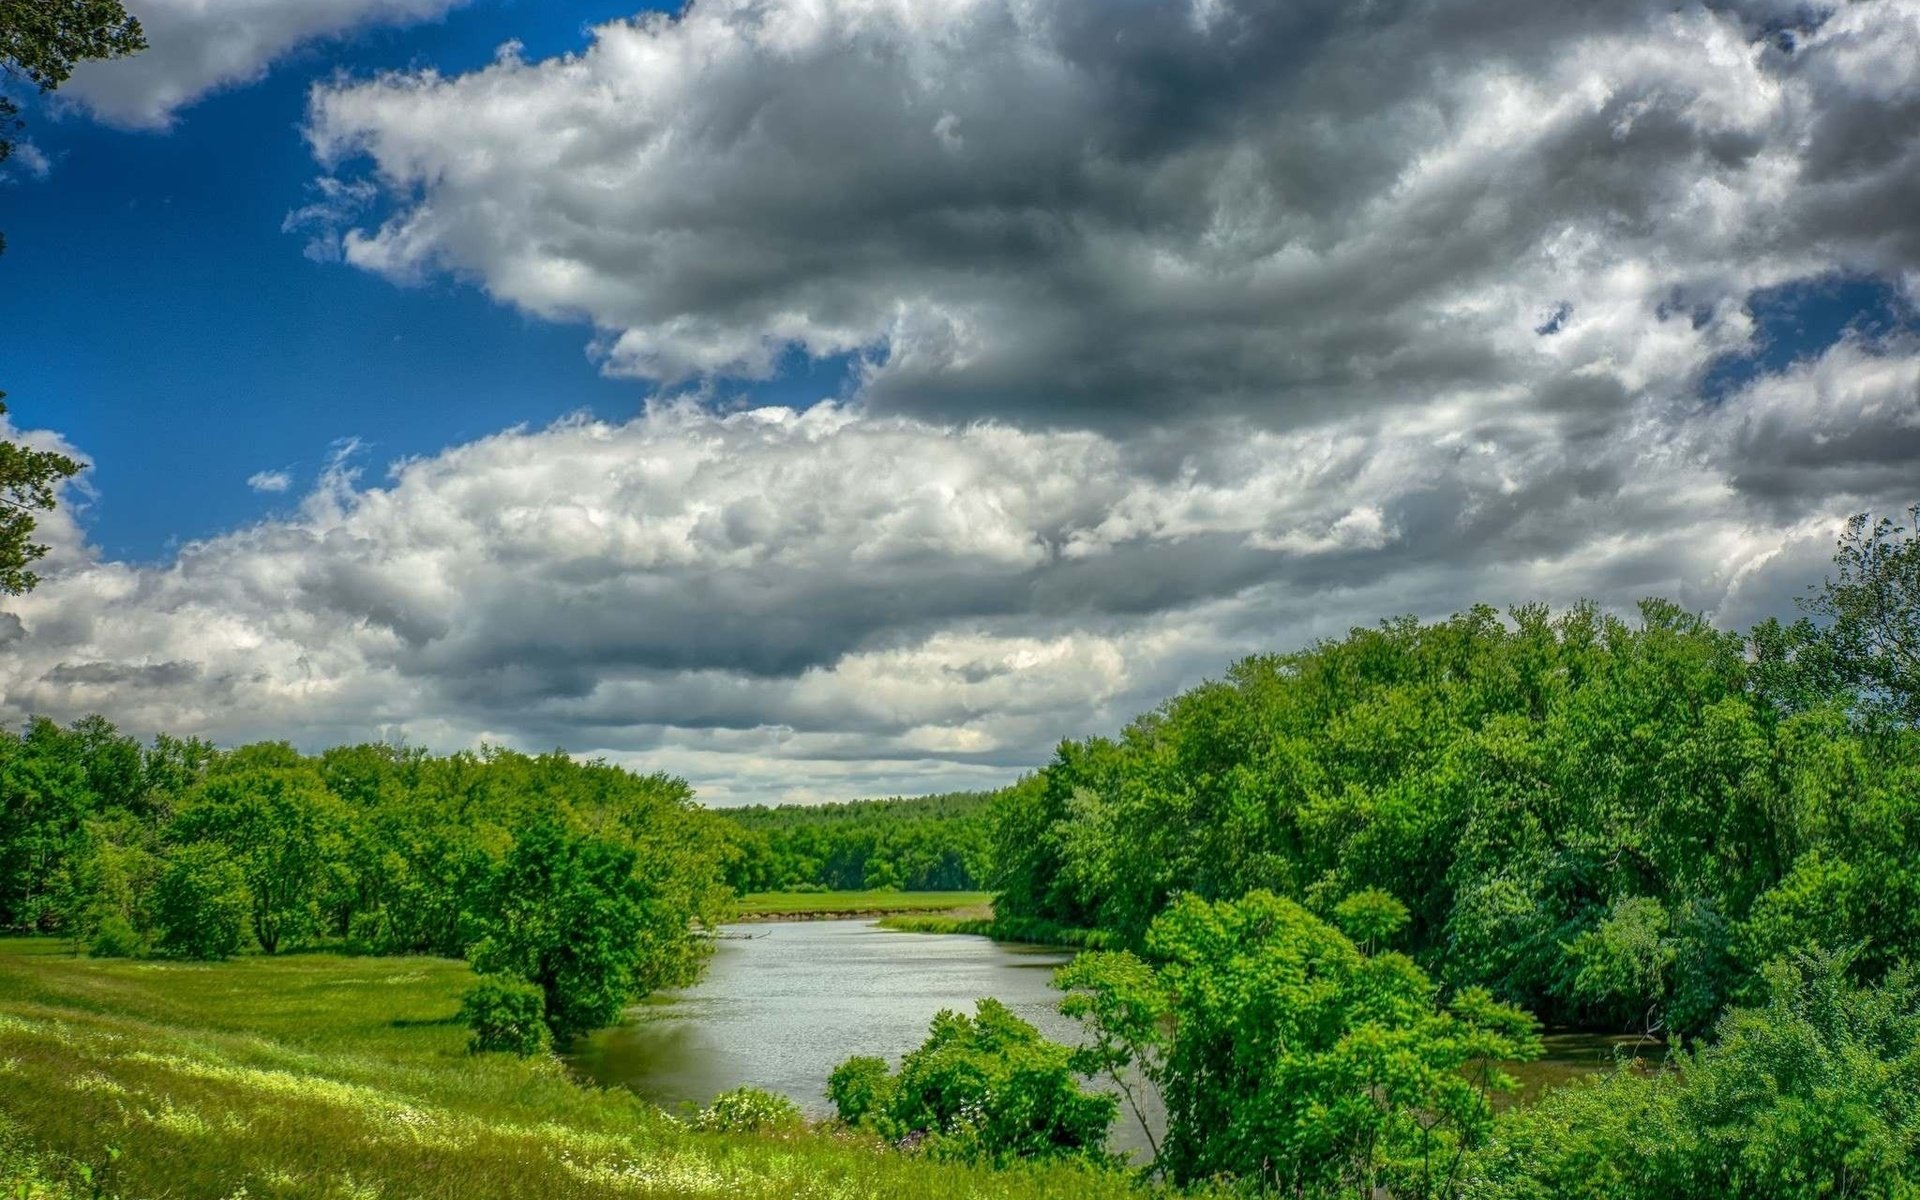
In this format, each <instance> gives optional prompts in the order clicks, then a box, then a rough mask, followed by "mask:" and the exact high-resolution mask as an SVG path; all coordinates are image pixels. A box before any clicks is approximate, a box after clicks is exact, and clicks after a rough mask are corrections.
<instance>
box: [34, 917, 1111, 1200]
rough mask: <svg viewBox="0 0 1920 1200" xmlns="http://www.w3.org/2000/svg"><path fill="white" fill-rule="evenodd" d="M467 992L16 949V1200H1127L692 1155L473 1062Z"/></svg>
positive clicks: (330, 968) (1082, 1179) (516, 1074)
mask: <svg viewBox="0 0 1920 1200" xmlns="http://www.w3.org/2000/svg"><path fill="white" fill-rule="evenodd" d="M469 978H470V974H469V972H468V969H467V967H466V965H465V964H464V963H459V962H451V961H445V960H437V959H421V958H404V959H399V958H347V957H340V956H336V955H329V954H314V955H299V956H289V957H281V958H272V959H267V958H248V959H241V960H236V961H234V962H230V963H224V964H220V965H217V966H208V965H192V964H176V963H153V962H128V961H101V960H90V959H84V958H74V957H72V956H71V955H70V954H67V953H65V952H64V950H63V947H61V946H60V945H59V944H57V943H52V942H48V941H34V940H13V941H0V1195H5V1196H7V1197H9V1198H10V1200H11V1198H12V1197H15V1196H18V1195H26V1196H31V1197H48V1198H60V1200H65V1198H66V1197H70V1196H74V1197H77V1196H92V1195H94V1194H95V1191H94V1185H96V1184H97V1185H98V1189H99V1190H98V1194H99V1195H102V1196H123V1197H150V1196H151V1197H158V1196H173V1197H203V1196H204V1197H236V1198H237V1197H242V1196H245V1197H249V1198H258V1197H330V1198H342V1200H344V1198H348V1197H352V1198H378V1197H391V1198H395V1200H398V1198H400V1197H505V1196H539V1197H588V1196H644V1197H765V1198H767V1200H775V1198H779V1200H786V1198H788V1197H816V1198H819V1200H829V1198H833V1197H905V1198H916V1197H924V1198H927V1200H936V1198H945V1197H954V1198H956V1200H958V1198H960V1197H970V1198H977V1200H996V1198H1000V1197H1006V1198H1008V1200H1016V1198H1025V1197H1040V1196H1076V1197H1077V1196H1086V1197H1093V1198H1099V1197H1112V1196H1120V1195H1125V1194H1129V1192H1130V1189H1129V1185H1128V1184H1127V1182H1126V1180H1125V1179H1124V1178H1123V1177H1119V1176H1111V1175H1093V1174H1087V1173H1082V1172H1077V1171H1070V1170H1067V1169H1064V1168H1062V1169H1055V1170H1046V1171H1040V1170H1032V1171H1028V1170H1021V1171H1013V1172H994V1171H987V1170H975V1169H969V1168H963V1167H959V1166H951V1165H942V1164H935V1163H930V1162H925V1161H922V1160H917V1159H911V1158H906V1157H902V1156H900V1155H897V1154H895V1153H893V1152H891V1151H886V1150H883V1149H881V1148H878V1147H876V1146H874V1145H871V1144H868V1143H865V1142H862V1141H859V1140H854V1139H848V1138H839V1137H834V1136H829V1135H826V1134H822V1133H808V1134H800V1135H790V1136H788V1137H785V1138H773V1137H767V1138H761V1137H752V1136H742V1135H721V1134H697V1133H694V1132H692V1131H690V1130H688V1129H687V1128H686V1127H684V1126H682V1125H680V1124H678V1123H676V1122H674V1121H672V1120H671V1119H669V1118H667V1117H666V1116H664V1115H663V1114H661V1113H659V1112H658V1111H657V1110H655V1109H652V1108H650V1107H649V1106H647V1105H646V1104H644V1103H642V1102H641V1101H640V1100H639V1099H638V1098H636V1097H634V1096H632V1095H630V1094H628V1093H626V1092H623V1091H602V1090H597V1089H591V1088H586V1087H582V1086H580V1085H578V1084H577V1083H575V1082H574V1081H573V1080H572V1079H571V1078H570V1077H568V1076H567V1075H566V1074H565V1073H564V1071H563V1069H562V1068H561V1067H560V1065H559V1064H558V1063H557V1062H555V1061H554V1060H551V1059H534V1060H525V1061H523V1060H519V1059H513V1058H507V1057H502V1056H496V1055H486V1056H480V1057H475V1056H472V1055H469V1054H468V1053H467V1052H466V1048H465V1047H466V1036H467V1035H466V1030H465V1029H464V1028H463V1027H461V1026H460V1024H459V1023H458V1022H457V1021H455V1019H454V1012H455V1010H456V1008H457V1007H458V1004H459V995H460V992H461V990H462V989H463V988H464V987H465V986H466V984H467V982H468V980H469ZM88 1173H91V1175H92V1177H93V1180H94V1184H88V1183H86V1182H85V1176H86V1175H87V1174H88ZM23 1188H24V1191H23V1190H22V1189H23Z"/></svg>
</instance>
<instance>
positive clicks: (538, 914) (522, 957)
mask: <svg viewBox="0 0 1920 1200" xmlns="http://www.w3.org/2000/svg"><path fill="white" fill-rule="evenodd" d="M635 858H636V855H635V853H634V851H633V850H632V849H630V848H628V847H626V846H623V845H621V844H619V843H618V842H616V841H613V840H610V839H607V838H602V837H593V836H587V835H581V834H573V833H569V832H568V831H567V830H566V829H564V828H562V827H561V826H560V825H559V824H558V823H557V822H555V821H553V820H551V819H543V820H537V821H535V822H533V823H532V824H530V825H528V826H527V827H525V828H523V829H521V830H520V831H519V832H518V833H517V834H516V836H515V839H514V845H513V849H512V850H511V851H509V852H508V854H507V856H506V858H505V860H504V861H503V862H502V863H501V864H500V866H499V869H498V871H497V872H496V874H495V876H494V878H493V881H492V884H491V888H490V893H491V894H490V896H489V897H488V903H487V910H486V916H485V918H484V919H483V921H482V924H481V929H482V930H483V931H484V937H483V938H482V940H481V941H480V942H479V943H477V944H476V945H475V946H474V948H473V950H472V952H471V957H472V960H473V964H474V967H475V969H476V970H479V971H482V972H486V973H499V974H510V975H515V976H518V977H520V978H522V979H525V980H527V981H529V982H530V983H532V984H533V985H534V986H536V987H538V988H539V989H540V990H541V993H542V994H543V995H544V996H545V998H546V1004H545V1009H546V1021H547V1026H548V1028H549V1029H551V1030H552V1032H553V1040H554V1041H555V1042H556V1043H559V1044H562V1045H564V1044H565V1043H566V1042H568V1041H569V1040H571V1039H572V1038H575V1037H577V1036H579V1035H580V1034H582V1033H585V1032H587V1031H588V1030H592V1029H598V1028H599V1027H601V1026H603V1025H610V1024H612V1023H613V1022H614V1020H615V1019H617V1018H618V1017H619V1015H620V1010H621V1009H622V1008H624V1007H626V1005H627V1004H628V1003H629V1002H630V1001H632V1000H634V999H637V998H638V997H639V996H640V995H641V994H643V992H642V988H641V987H640V986H639V978H640V977H641V976H643V975H644V974H645V972H646V970H647V966H648V964H647V963H646V962H645V961H644V956H643V952H642V947H643V944H644V942H645V941H646V940H647V939H648V937H649V935H650V934H652V935H657V934H658V932H659V931H657V930H649V928H648V926H649V924H650V922H652V921H654V920H659V919H665V920H668V921H674V920H677V921H678V923H679V927H678V928H677V929H676V930H673V931H672V935H673V936H675V937H678V938H682V939H684V938H687V937H688V936H689V935H688V933H687V923H686V916H685V914H684V912H678V911H672V910H669V911H666V912H664V913H661V914H659V915H658V916H656V914H655V912H654V911H653V909H652V906H651V905H649V903H648V901H649V898H650V896H649V889H648V888H647V887H646V885H645V884H644V883H643V882H642V881H641V880H640V879H638V878H637V877H636V875H635V873H634V868H635Z"/></svg>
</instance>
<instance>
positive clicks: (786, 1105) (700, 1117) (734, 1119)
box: [693, 1087, 806, 1133]
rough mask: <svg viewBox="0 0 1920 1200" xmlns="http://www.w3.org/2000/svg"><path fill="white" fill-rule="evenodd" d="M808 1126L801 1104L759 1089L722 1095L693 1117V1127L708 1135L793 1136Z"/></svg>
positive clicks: (748, 1088)
mask: <svg viewBox="0 0 1920 1200" xmlns="http://www.w3.org/2000/svg"><path fill="white" fill-rule="evenodd" d="M805 1126H806V1118H804V1117H802V1116H801V1115H800V1106H799V1105H797V1104H795V1103H794V1102H793V1101H791V1100H789V1099H787V1098H786V1097H785V1096H781V1095H777V1094H775V1093H773V1092H768V1091H762V1090H761V1089H760V1088H756V1087H738V1088H734V1089H733V1090H732V1091H730V1092H722V1093H720V1094H719V1095H718V1096H715V1097H714V1098H713V1103H711V1104H709V1105H707V1107H705V1108H703V1109H701V1110H700V1111H699V1112H698V1113H697V1114H695V1116H694V1118H693V1127H694V1128H695V1129H698V1130H701V1131H703V1132H706V1133H792V1132H794V1131H795V1130H799V1129H802V1128H804V1127H805Z"/></svg>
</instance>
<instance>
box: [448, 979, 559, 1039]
mask: <svg viewBox="0 0 1920 1200" xmlns="http://www.w3.org/2000/svg"><path fill="white" fill-rule="evenodd" d="M460 1019H461V1020H462V1021H465V1022H466V1023H467V1028H469V1029H471V1030H473V1036H472V1038H470V1039H469V1040H468V1042H467V1049H468V1050H469V1051H471V1052H473V1053H475V1054H479V1053H482V1052H484V1051H489V1050H504V1051H506V1052H507V1053H509V1054H518V1055H520V1056H521V1057H522V1058H526V1057H528V1056H530V1055H534V1054H539V1053H542V1052H543V1051H545V1050H546V1049H547V1047H548V1045H549V1044H550V1041H549V1035H548V1033H547V1020H546V996H545V995H544V994H543V993H542V992H541V991H540V989H539V988H537V987H535V986H534V985H533V984H531V983H528V982H527V981H526V980H524V979H516V978H514V977H512V976H510V975H483V976H481V977H480V981H479V982H478V983H476V984H475V985H474V986H473V987H472V988H470V989H468V991H467V994H466V995H465V996H463V997H461V1000H460Z"/></svg>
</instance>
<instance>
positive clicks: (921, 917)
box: [879, 910, 1120, 950]
mask: <svg viewBox="0 0 1920 1200" xmlns="http://www.w3.org/2000/svg"><path fill="white" fill-rule="evenodd" d="M879 924H880V927H881V928H882V929H891V930H893V931H894V932H896V933H943V934H963V935H967V936H970V937H985V938H992V939H993V940H994V941H996V942H1013V943H1016V944H1019V945H1027V946H1064V947H1068V948H1070V949H1074V950H1114V949H1118V948H1119V946H1120V942H1119V939H1117V938H1115V937H1114V936H1113V935H1112V934H1110V933H1107V932H1106V931H1105V930H1101V929H1080V928H1078V927H1075V926H1072V925H1060V924H1056V923H1055V922H1053V921H1040V920H1035V919H1033V918H1031V917H1000V916H995V915H994V914H993V912H992V911H991V910H988V911H987V912H985V913H968V912H950V913H914V914H905V913H903V914H899V915H894V916H887V917H883V918H881V920H880V922H879Z"/></svg>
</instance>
